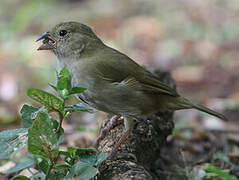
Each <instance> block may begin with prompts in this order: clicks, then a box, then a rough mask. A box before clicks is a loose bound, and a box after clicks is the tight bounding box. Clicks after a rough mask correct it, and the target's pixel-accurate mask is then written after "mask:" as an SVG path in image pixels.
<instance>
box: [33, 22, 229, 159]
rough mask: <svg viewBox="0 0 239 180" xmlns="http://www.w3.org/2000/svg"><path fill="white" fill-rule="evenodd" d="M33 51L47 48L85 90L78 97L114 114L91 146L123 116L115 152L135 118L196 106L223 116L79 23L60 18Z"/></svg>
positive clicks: (42, 35) (221, 116)
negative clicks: (186, 96) (64, 20)
mask: <svg viewBox="0 0 239 180" xmlns="http://www.w3.org/2000/svg"><path fill="white" fill-rule="evenodd" d="M40 40H43V44H41V46H40V47H39V48H38V50H50V51H52V52H53V53H54V54H55V55H56V56H57V58H58V60H59V62H60V65H61V66H66V67H67V69H68V70H69V72H70V73H71V75H72V84H73V85H74V86H80V87H84V88H86V90H85V91H84V92H83V93H81V94H78V95H77V97H78V98H79V99H80V100H82V101H83V102H84V103H86V104H88V105H89V106H91V107H93V108H95V109H98V110H100V111H104V112H106V113H110V114H114V116H113V117H112V118H111V120H110V122H109V123H110V125H108V126H107V128H106V129H104V131H103V132H102V133H101V134H100V136H99V137H98V139H97V142H96V144H97V145H98V144H99V142H100V141H101V140H102V139H103V138H104V137H105V135H106V134H107V132H109V130H110V128H112V125H113V124H114V123H115V122H116V121H117V120H118V119H119V118H121V117H123V118H124V127H125V130H124V133H123V135H122V136H121V138H120V139H119V141H118V142H117V143H116V145H115V146H114V149H113V150H112V152H111V154H110V156H114V155H115V154H116V152H117V150H118V148H119V147H120V145H121V144H122V143H123V142H124V141H125V140H126V139H127V137H128V136H129V135H130V133H131V131H132V129H133V128H134V122H135V121H134V120H135V118H136V119H137V118H138V117H142V116H147V115H150V114H152V113H154V112H158V111H159V110H161V111H176V110H181V109H197V110H199V111H203V112H205V113H208V114H210V115H213V116H216V117H218V118H220V119H223V120H227V118H226V117H225V116H224V115H222V114H220V113H218V112H215V111H213V110H211V109H209V108H207V107H205V106H202V105H199V104H195V103H193V102H191V101H190V100H188V99H187V98H185V97H183V96H181V95H180V94H178V93H177V92H176V90H175V89H173V88H171V87H169V86H168V85H167V84H165V83H163V82H161V81H160V80H159V79H158V78H157V77H156V76H155V75H154V74H153V73H151V72H150V71H148V70H146V69H145V68H144V67H142V66H140V65H139V64H137V63H136V62H135V61H134V60H132V59H131V58H129V57H128V56H127V55H125V54H123V53H121V52H119V51H118V50H116V49H113V48H111V47H109V46H107V45H106V44H104V43H103V41H102V40H101V39H100V38H99V37H98V36H97V35H96V34H95V33H94V32H93V30H92V28H91V27H89V26H87V25H85V24H82V23H79V22H73V21H70V22H62V23H59V24H57V25H55V26H54V27H53V28H52V29H51V30H49V31H46V32H44V33H42V34H41V35H40V37H39V38H38V39H37V40H36V41H40Z"/></svg>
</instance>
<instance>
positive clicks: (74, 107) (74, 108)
mask: <svg viewBox="0 0 239 180" xmlns="http://www.w3.org/2000/svg"><path fill="white" fill-rule="evenodd" d="M65 111H67V112H76V111H82V112H88V113H93V112H94V111H93V109H89V108H86V107H85V106H84V105H83V104H82V103H79V104H75V105H72V106H67V107H65Z"/></svg>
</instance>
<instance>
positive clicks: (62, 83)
mask: <svg viewBox="0 0 239 180" xmlns="http://www.w3.org/2000/svg"><path fill="white" fill-rule="evenodd" d="M57 89H58V90H63V89H66V90H71V75H70V72H69V71H68V70H67V68H66V66H65V67H64V68H63V69H62V70H61V72H60V73H59V75H58V77H57Z"/></svg>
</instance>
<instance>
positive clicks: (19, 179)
mask: <svg viewBox="0 0 239 180" xmlns="http://www.w3.org/2000/svg"><path fill="white" fill-rule="evenodd" d="M11 180H31V179H30V178H28V177H26V176H15V177H13V178H11Z"/></svg>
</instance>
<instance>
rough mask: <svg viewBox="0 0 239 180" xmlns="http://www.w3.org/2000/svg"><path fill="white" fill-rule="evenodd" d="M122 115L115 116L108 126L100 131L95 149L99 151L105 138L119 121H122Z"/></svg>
mask: <svg viewBox="0 0 239 180" xmlns="http://www.w3.org/2000/svg"><path fill="white" fill-rule="evenodd" d="M120 117H121V116H120V115H115V116H113V117H112V118H111V119H110V120H109V121H108V122H107V124H106V126H105V127H104V128H103V129H102V130H101V131H100V135H99V137H98V138H97V139H96V142H95V145H94V146H95V148H96V149H97V148H98V146H99V144H100V142H101V141H102V140H103V139H104V138H105V136H106V135H107V133H108V132H109V131H110V130H111V129H112V128H113V127H114V125H115V124H116V123H117V121H118V119H120Z"/></svg>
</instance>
